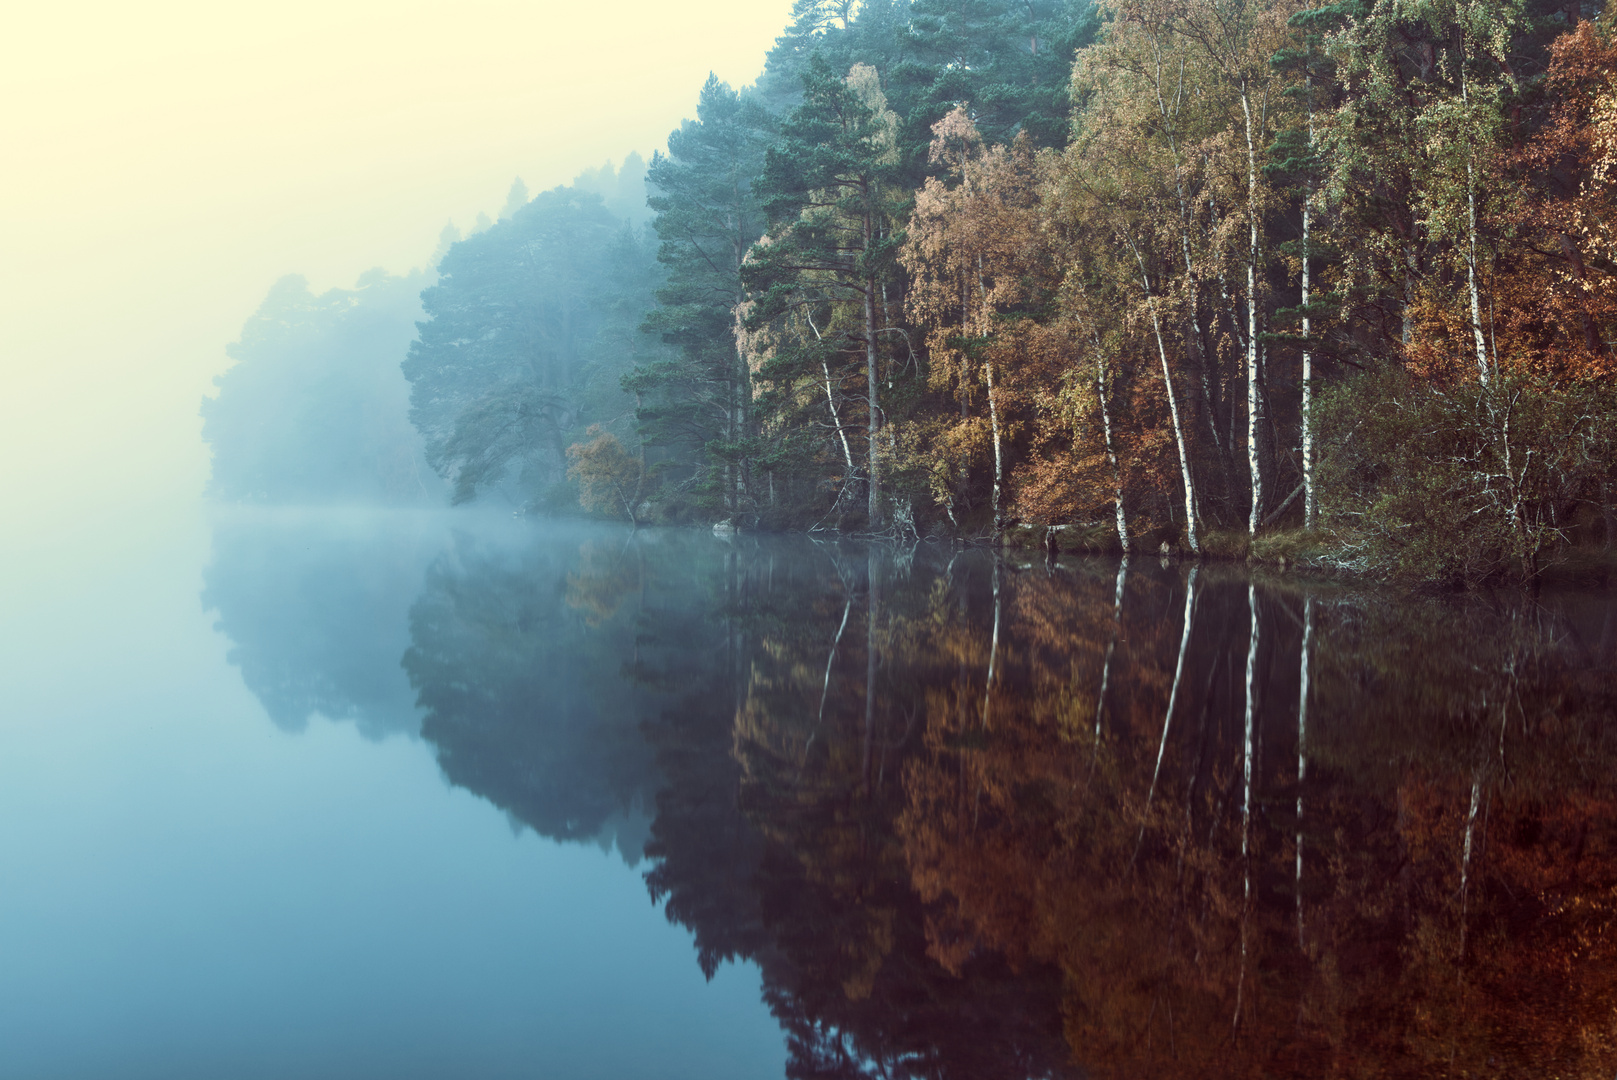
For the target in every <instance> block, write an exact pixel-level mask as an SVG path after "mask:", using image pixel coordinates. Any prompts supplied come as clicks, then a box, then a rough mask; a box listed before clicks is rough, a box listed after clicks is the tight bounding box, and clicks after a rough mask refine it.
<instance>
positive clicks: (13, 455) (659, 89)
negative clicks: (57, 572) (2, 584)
mask: <svg viewBox="0 0 1617 1080" xmlns="http://www.w3.org/2000/svg"><path fill="white" fill-rule="evenodd" d="M787 8H788V4H787V3H785V2H784V0H779V2H766V3H757V2H743V0H712V2H709V3H705V4H704V5H702V6H701V9H700V11H699V12H698V11H693V9H690V8H682V7H676V6H669V5H664V4H653V3H635V4H632V5H630V6H629V7H627V8H624V7H621V6H620V7H617V8H614V9H613V12H612V17H611V20H610V22H609V23H608V22H606V21H605V20H603V19H601V18H599V17H598V16H597V15H596V13H595V12H594V10H593V9H588V8H581V7H575V6H571V5H559V4H517V3H491V2H481V3H479V2H473V3H467V4H460V5H454V6H453V7H450V6H445V5H438V4H432V5H429V4H418V3H402V4H400V3H392V4H387V5H382V4H370V3H335V4H334V3H319V4H315V3H308V2H291V3H281V4H276V5H273V6H271V5H231V6H228V7H224V8H221V7H219V6H217V5H205V4H200V3H190V4H187V3H159V4H153V5H142V6H140V7H138V8H131V7H128V6H127V5H114V4H105V3H101V4H62V5H29V6H26V7H25V8H22V9H19V10H17V11H13V12H9V13H8V30H9V32H8V34H7V35H6V41H5V44H4V45H0V49H3V50H4V59H3V62H0V92H3V93H4V95H5V100H6V101H7V107H6V109H5V110H3V111H0V140H3V142H4V145H5V146H6V147H7V160H8V167H7V169H5V170H4V172H3V174H0V208H3V209H0V215H3V227H4V231H5V237H6V241H5V250H6V256H7V257H6V258H5V259H4V260H3V261H0V312H3V313H4V316H5V319H6V325H7V326H8V334H7V344H6V346H5V348H4V351H3V352H0V357H3V370H4V373H5V376H6V384H7V385H6V393H5V394H4V396H3V401H4V404H3V405H0V453H3V455H4V459H5V461H6V462H7V466H8V467H7V468H6V469H5V470H4V471H3V474H0V506H3V507H4V508H5V510H4V512H5V514H6V518H7V525H8V527H7V528H6V529H5V530H3V532H4V539H3V540H0V545H3V548H0V555H4V556H5V557H7V559H8V562H9V563H10V564H11V565H13V566H15V565H18V564H19V562H18V561H19V560H29V561H30V564H31V566H32V570H31V572H30V573H29V574H28V575H24V576H26V577H29V578H35V577H37V576H38V574H39V573H40V572H42V571H44V570H45V569H46V568H48V567H51V566H55V567H57V568H59V569H63V570H66V571H67V573H68V575H69V576H72V577H73V578H74V579H75V580H81V579H82V578H83V577H84V569H85V568H84V565H83V559H82V557H81V554H74V553H75V552H81V549H82V547H83V546H84V545H85V544H88V545H89V546H90V547H91V548H94V549H95V550H98V551H101V550H104V549H105V548H106V541H107V539H108V537H110V536H116V537H117V538H118V540H117V546H118V547H120V548H121V549H123V550H125V551H129V550H130V549H131V546H132V545H137V544H138V543H139V542H140V538H141V537H142V536H146V537H147V538H148V540H149V542H151V543H153V544H157V545H159V546H163V545H165V544H166V543H167V541H166V540H165V539H163V535H162V534H164V532H165V530H166V523H168V522H170V521H171V520H172V516H173V515H175V514H181V513H188V512H190V509H191V507H192V506H193V505H194V503H195V500H196V496H197V495H198V494H199V493H200V492H201V491H202V489H203V487H204V485H205V483H206V480H207V475H208V459H207V456H206V452H205V450H204V448H203V446H202V443H201V441H200V440H199V438H198V433H199V429H200V420H199V418H198V415H197V404H198V401H199V399H200V398H201V397H202V396H203V395H204V394H205V393H207V392H209V389H210V385H211V381H212V379H213V378H214V376H215V375H217V374H219V373H220V372H221V371H222V370H224V369H225V368H226V366H227V365H228V363H229V361H228V359H227V357H226V355H225V348H226V345H227V344H228V343H230V342H232V341H234V340H236V339H237V337H238V336H239V334H240V332H241V328H242V325H243V323H244V322H245V321H246V320H247V319H248V317H249V316H251V315H252V314H253V312H254V311H255V310H257V309H258V307H259V305H260V304H261V302H262V301H263V299H264V297H265V295H266V293H267V292H268V290H269V288H270V286H271V285H272V284H274V283H275V282H276V281H277V280H279V279H281V278H282V277H283V276H285V275H287V274H294V273H295V274H301V275H303V276H304V277H305V278H306V279H307V281H308V284H309V288H310V289H311V291H312V292H314V293H315V294H317V295H318V294H321V293H323V292H325V291H327V290H329V289H332V288H352V287H353V286H354V285H355V283H356V281H358V279H359V277H360V275H362V274H364V273H365V272H366V271H368V270H371V269H372V268H375V267H381V268H383V269H385V270H387V271H388V272H390V273H393V274H404V273H408V272H409V271H411V270H412V269H417V268H422V267H425V266H426V265H427V264H428V262H429V259H430V257H431V255H432V252H433V250H434V248H435V246H436V245H437V244H438V240H439V234H440V232H441V231H442V229H443V228H444V226H445V225H446V224H447V223H449V222H454V223H456V224H457V225H458V226H459V227H460V228H461V229H463V230H466V229H468V228H470V227H471V226H473V224H474V222H475V220H476V218H477V215H478V214H479V213H480V212H481V213H487V214H488V215H489V216H490V217H494V216H497V214H498V213H499V210H500V208H501V206H502V204H503V203H504V201H505V199H506V196H507V193H508V190H509V188H510V187H511V183H512V180H513V178H515V177H518V176H520V177H522V178H523V180H524V181H525V183H526V185H527V187H528V189H529V190H530V191H541V190H544V189H546V188H549V187H552V186H555V185H557V184H561V183H566V182H568V181H569V180H571V179H572V178H573V177H575V176H577V175H578V174H579V173H580V172H581V171H583V170H585V169H591V168H598V167H599V166H600V165H601V164H602V163H604V162H607V161H614V162H621V161H622V159H623V157H624V155H625V154H627V153H629V152H631V151H637V152H639V153H641V154H642V155H644V156H646V157H649V156H650V154H651V152H652V151H653V150H654V149H656V148H657V147H659V146H661V145H662V142H663V140H664V139H665V138H666V137H667V134H668V132H669V130H670V129H672V128H673V127H675V126H676V125H677V124H678V122H679V120H680V119H681V117H683V116H686V115H689V114H690V113H691V112H692V111H693V109H694V103H695V99H696V94H697V91H698V90H699V89H700V87H701V85H702V81H703V79H704V78H705V77H706V76H707V73H708V71H709V69H710V68H712V69H713V70H714V71H716V72H717V74H718V75H719V76H720V77H721V78H725V79H728V80H730V81H732V82H734V83H738V84H739V83H745V82H748V81H750V80H751V79H753V78H755V77H756V76H757V74H758V72H759V71H760V70H761V68H762V64H763V57H764V52H765V50H766V49H767V48H768V47H769V45H770V44H771V42H772V41H773V39H774V35H775V34H776V33H778V31H779V29H780V27H781V26H782V25H783V23H784V22H785V18H786V12H787ZM698 44H699V45H700V47H697V46H698ZM149 525H152V526H155V529H156V531H152V529H151V528H149V527H148V526H149ZM20 584H21V582H20V581H17V580H11V581H8V582H7V583H6V588H7V590H8V592H9V591H10V590H11V589H13V588H16V587H18V586H19V585H20Z"/></svg>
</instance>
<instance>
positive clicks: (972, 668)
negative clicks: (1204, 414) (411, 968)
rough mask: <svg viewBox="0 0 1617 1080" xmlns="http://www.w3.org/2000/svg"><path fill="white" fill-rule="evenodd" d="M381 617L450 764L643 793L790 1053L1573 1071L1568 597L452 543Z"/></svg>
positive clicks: (1574, 795)
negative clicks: (410, 602)
mask: <svg viewBox="0 0 1617 1080" xmlns="http://www.w3.org/2000/svg"><path fill="white" fill-rule="evenodd" d="M411 636H412V641H413V644H412V647H411V650H410V652H409V654H408V658H407V660H406V667H407V669H408V671H409V673H410V677H411V679H412V681H413V682H414V684H415V686H416V688H417V690H418V691H419V693H420V695H421V702H422V704H423V705H424V706H425V707H426V710H427V714H426V720H425V721H424V725H423V733H424V735H425V737H426V738H427V739H429V740H430V741H431V742H432V743H433V744H435V746H436V747H437V751H438V754H439V757H440V760H441V761H442V763H443V767H444V770H445V772H446V774H447V775H448V776H449V777H450V778H451V779H452V780H453V781H454V782H456V783H459V784H462V785H464V786H466V787H468V788H470V789H472V790H473V791H476V792H478V793H480V794H481V795H483V796H485V797H487V798H489V799H490V800H491V801H493V802H495V803H496V804H497V805H499V806H501V807H503V808H504V809H506V810H507V811H508V812H509V813H510V814H512V815H513V816H514V817H515V818H517V819H519V820H521V821H522V822H524V823H526V824H528V825H530V826H532V827H533V828H535V829H536V830H538V831H540V832H541V833H544V834H545V835H547V836H554V837H558V838H564V839H581V838H587V837H596V836H598V835H599V834H600V833H601V830H603V829H607V828H609V827H610V826H611V823H612V822H613V821H629V820H631V819H633V818H634V817H635V815H636V814H637V813H642V812H643V813H645V814H649V815H651V816H652V821H651V824H650V832H649V837H650V838H649V840H648V841H647V842H646V844H645V847H644V852H645V854H646V855H647V856H649V857H650V860H651V863H650V867H649V869H648V870H647V872H646V881H647V884H648V887H649V888H650V891H651V894H652V897H653V899H654V900H657V901H659V902H662V903H663V904H664V905H665V908H666V911H667V914H668V917H669V918H670V919H672V920H676V921H678V922H680V923H682V924H684V925H686V926H688V927H689V928H691V929H692V930H693V931H694V933H695V935H696V947H697V951H698V959H699V962H700V963H701V964H702V966H703V968H704V970H706V971H707V972H709V973H710V974H711V973H712V972H713V971H714V970H715V969H716V967H717V966H718V965H719V964H721V963H723V962H725V961H727V960H739V959H750V960H753V961H755V962H756V963H757V964H758V965H759V967H760V968H761V970H762V972H763V977H764V986H765V991H764V992H765V994H766V997H767V999H768V1001H769V1004H770V1006H771V1007H772V1008H773V1010H774V1011H775V1013H776V1015H777V1016H778V1017H779V1019H780V1021H781V1023H782V1025H783V1027H784V1029H785V1031H786V1033H787V1038H788V1041H789V1045H790V1049H791V1063H790V1065H789V1068H788V1072H789V1074H790V1075H792V1076H802V1077H844V1076H846V1077H852V1076H893V1077H923V1076H925V1077H940V1078H942V1077H984V1076H1006V1077H1032V1076H1086V1075H1087V1076H1118V1077H1133V1076H1139V1077H1146V1076H1160V1075H1198V1076H1231V1077H1235V1076H1243V1077H1244V1076H1305V1075H1306V1076H1310V1077H1319V1076H1368V1075H1376V1076H1410V1077H1414V1076H1423V1077H1424V1076H1432V1075H1451V1076H1461V1075H1469V1076H1501V1077H1503V1076H1520V1075H1542V1076H1550V1075H1561V1076H1601V1077H1605V1076H1609V1075H1610V1074H1611V1072H1612V1071H1613V1069H1614V1068H1617V1045H1614V1039H1617V1020H1614V1017H1617V1011H1614V1010H1617V942H1614V940H1613V939H1614V934H1617V925H1614V904H1617V849H1614V843H1617V833H1614V831H1613V826H1614V824H1617V768H1614V766H1617V745H1614V735H1617V731H1614V724H1617V690H1614V684H1617V680H1614V679H1613V666H1614V656H1617V604H1614V603H1613V600H1612V598H1610V597H1593V596H1575V595H1567V596H1541V597H1538V598H1529V597H1525V596H1518V595H1511V596H1493V597H1476V596H1473V597H1465V598H1453V599H1447V600H1415V599H1410V598H1407V597H1397V596H1391V595H1387V594H1382V593H1374V592H1365V591H1361V590H1354V589H1350V588H1346V587H1343V586H1340V585H1332V584H1324V583H1318V584H1303V583H1299V582H1297V581H1295V580H1290V579H1266V578H1263V577H1256V578H1255V577H1252V576H1250V575H1248V574H1247V573H1246V572H1245V571H1243V570H1240V569H1237V568H1233V567H1227V566H1219V565H1206V566H1202V567H1199V568H1197V567H1191V566H1187V565H1185V564H1166V563H1157V562H1143V561H1141V560H1139V559H1138V558H1136V559H1135V560H1134V562H1133V563H1132V564H1130V565H1126V566H1120V565H1119V564H1118V563H1117V562H1115V561H1110V562H1108V561H1075V562H1065V561H1064V562H1062V563H1060V564H1058V565H1055V566H1050V567H1045V566H1023V565H1017V564H1013V563H1008V562H1005V561H1003V560H997V559H996V558H995V557H994V556H992V555H991V554H988V553H985V552H980V551H968V552H950V551H948V550H939V549H929V548H925V547H923V548H921V549H919V550H913V551H895V550H892V549H889V548H885V547H881V546H858V545H851V544H826V543H815V542H813V541H810V540H806V539H789V538H788V539H771V540H759V541H754V540H751V539H748V538H741V539H737V540H734V541H722V540H718V539H714V538H711V537H708V536H705V535H702V534H697V533H678V532H666V533H657V532H654V533H642V534H640V535H638V536H630V535H626V534H596V535H592V536H591V537H590V538H588V539H586V540H584V541H583V542H582V543H579V542H576V540H575V541H572V542H568V543H566V544H561V543H558V542H557V541H555V540H554V539H553V538H552V539H550V540H535V541H534V542H533V543H532V544H531V545H530V546H529V547H527V548H523V549H522V550H520V551H515V552H512V551H504V552H501V553H495V554H491V553H489V552H486V551H480V550H479V549H478V547H477V545H476V544H475V542H472V541H463V542H462V543H461V545H460V546H458V547H457V549H456V550H455V551H454V552H452V553H451V554H449V555H446V556H445V557H444V558H442V559H440V561H439V563H438V564H437V566H436V567H435V568H434V569H433V570H432V571H431V572H430V573H429V575H428V583H427V587H426V590H425V592H424V594H423V595H422V597H421V598H420V600H418V602H417V603H416V606H415V608H414V610H413V613H412V616H411ZM628 835H629V834H628V833H627V832H626V831H620V832H619V833H618V840H619V843H620V846H625V854H626V855H631V856H632V855H636V854H638V851H634V850H630V849H629V848H630V847H632V845H630V844H628V843H627V840H626V837H627V836H628Z"/></svg>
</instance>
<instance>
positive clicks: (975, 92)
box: [405, 0, 1617, 579]
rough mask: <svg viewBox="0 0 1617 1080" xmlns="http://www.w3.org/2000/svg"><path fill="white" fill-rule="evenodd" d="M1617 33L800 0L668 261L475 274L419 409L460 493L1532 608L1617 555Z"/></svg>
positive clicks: (518, 264)
mask: <svg viewBox="0 0 1617 1080" xmlns="http://www.w3.org/2000/svg"><path fill="white" fill-rule="evenodd" d="M1597 15H1598V13H1597V12H1595V11H1593V10H1591V9H1590V8H1587V7H1585V6H1582V4H1581V2H1580V0H1574V2H1572V3H1570V4H1567V3H1556V4H1551V3H1547V2H1544V0H1527V2H1524V3H1504V2H1502V0H1482V2H1480V3H1471V4H1460V3H1458V0H1440V2H1437V3H1431V2H1427V3H1420V4H1417V3H1413V2H1412V0H1391V2H1384V3H1380V4H1377V5H1374V6H1372V5H1370V4H1369V3H1367V2H1364V0H1342V2H1340V3H1336V4H1332V5H1329V6H1323V7H1320V6H1311V5H1310V4H1309V3H1305V2H1300V0H1247V2H1238V0H1166V2H1158V0H1097V2H1096V3H1094V4H1091V3H1089V2H1087V0H1028V2H1018V3H1011V2H1008V0H913V2H911V3H905V2H902V0H899V2H889V0H866V2H864V3H853V2H852V0H842V2H826V0H798V3H796V4H795V6H794V8H793V15H792V21H791V25H790V26H788V27H787V29H786V31H785V32H784V34H783V35H782V36H781V37H780V38H779V39H778V41H777V43H776V46H775V48H774V49H773V50H772V51H771V52H770V54H769V57H768V62H767V65H766V68H765V71H764V74H763V75H762V76H761V77H760V79H759V80H758V82H757V83H756V84H754V85H753V86H751V87H748V88H745V89H743V90H741V91H739V92H738V91H735V90H732V89H731V88H730V87H728V86H726V85H725V84H723V83H721V82H719V81H717V80H716V79H712V78H710V79H709V81H708V83H707V85H705V86H704V87H703V88H702V91H701V96H700V100H699V105H698V109H697V118H696V119H695V120H688V121H686V122H685V123H684V124H682V125H681V127H680V128H679V130H677V131H675V132H674V133H672V135H671V136H670V138H669V141H668V149H667V152H666V153H665V154H664V153H659V154H657V155H656V156H655V157H654V158H653V160H652V161H651V163H650V165H649V166H648V167H647V170H646V174H645V180H646V186H647V189H648V190H649V192H650V199H649V206H650V208H651V210H652V211H654V212H655V218H654V220H653V221H652V222H651V223H650V226H649V231H648V228H637V227H636V226H635V225H634V224H633V222H632V221H631V220H630V217H629V216H628V215H627V214H626V213H625V212H623V211H622V210H620V211H619V212H618V213H613V212H612V210H611V209H609V203H610V202H611V201H612V199H613V198H614V197H620V195H621V192H620V189H621V186H622V185H621V177H620V182H619V187H618V188H611V189H610V190H607V191H605V192H604V196H605V197H603V193H602V192H601V189H603V188H610V185H609V184H606V183H603V182H602V180H601V179H600V178H596V177H594V175H593V174H589V175H587V176H585V177H581V178H580V181H579V182H577V183H575V184H574V185H573V186H571V187H569V188H561V189H557V190H555V191H551V192H547V193H544V194H542V195H540V196H539V197H538V198H536V199H534V200H532V201H531V202H524V201H522V200H521V199H514V200H513V204H512V206H511V207H508V211H509V212H508V216H506V217H505V218H504V219H503V220H501V221H500V222H499V223H498V224H495V225H494V226H493V227H492V228H489V229H487V230H486V231H484V232H481V233H479V234H477V235H475V236H472V237H469V238H467V239H465V240H463V241H460V242H459V243H457V244H455V245H454V246H452V247H450V248H449V250H448V253H447V254H446V255H445V256H444V257H443V259H442V261H441V262H440V263H439V265H438V270H439V280H438V284H437V285H435V286H433V287H431V288H429V289H427V290H426V292H425V293H423V296H422V303H423V307H424V309H425V313H426V316H427V318H426V321H425V322H423V323H422V324H421V332H420V335H419V338H418V340H417V341H416V342H415V343H414V344H413V345H412V346H411V347H410V352H409V358H408V360H407V361H406V363H405V371H406V374H407V376H408V378H409V379H410V381H411V383H412V384H413V390H412V399H411V400H412V410H411V418H412V419H413V420H414V421H415V424H416V427H417V428H418V429H419V430H420V432H421V433H422V435H423V436H424V438H425V453H426V459H427V461H428V462H429V463H430V464H431V466H432V468H433V469H435V470H436V471H437V472H438V473H439V474H440V475H442V476H443V477H445V478H446V480H447V481H448V482H449V483H450V484H451V485H452V487H453V491H454V497H455V498H456V499H457V500H465V499H469V498H473V497H475V496H476V495H477V494H478V493H479V492H480V491H484V490H490V489H498V490H501V491H503V492H504V493H505V494H506V495H507V496H508V497H510V498H511V499H512V500H513V501H515V502H517V503H518V504H519V505H521V506H524V507H528V508H533V509H550V510H559V509H563V508H567V507H571V506H573V505H575V501H576V504H581V505H582V506H583V507H584V508H585V509H587V510H591V511H594V512H598V513H603V514H607V515H611V516H617V517H620V518H627V519H632V520H635V521H637V522H647V521H662V522H681V521H699V522H711V521H719V520H726V519H728V520H731V521H733V522H734V523H735V524H736V525H738V526H740V527H756V528H774V529H793V528H831V529H840V530H844V531H856V532H865V533H896V534H908V535H928V534H930V535H955V536H962V537H968V538H983V539H987V538H997V537H999V536H1001V535H1002V534H1003V533H1004V531H1005V530H1006V529H1008V528H1011V527H1013V526H1018V525H1024V526H1025V525H1037V526H1056V525H1060V526H1069V527H1072V528H1071V529H1070V531H1068V532H1066V533H1065V534H1064V535H1066V536H1069V537H1070V536H1081V537H1082V539H1083V542H1085V543H1089V544H1102V545H1109V546H1118V547H1148V548H1150V549H1152V550H1155V549H1157V548H1158V547H1159V546H1161V545H1163V544H1166V545H1168V546H1169V547H1172V548H1175V549H1178V550H1181V551H1185V552H1187V553H1198V552H1202V551H1209V550H1210V551H1213V552H1217V553H1225V554H1240V553H1244V552H1246V551H1247V550H1248V549H1249V547H1258V546H1260V545H1261V544H1262V543H1263V542H1264V537H1265V536H1266V535H1268V534H1274V533H1283V534H1285V535H1288V536H1295V535H1296V533H1297V530H1299V529H1301V530H1306V532H1305V539H1304V540H1303V541H1301V542H1300V543H1299V546H1298V548H1297V550H1298V552H1299V553H1300V554H1303V555H1305V556H1311V557H1314V558H1317V559H1320V560H1322V561H1328V562H1331V563H1334V564H1335V565H1338V566H1343V567H1348V568H1354V569H1361V570H1368V571H1375V572H1384V573H1393V574H1406V575H1415V576H1421V577H1431V578H1447V579H1478V578H1484V577H1491V576H1514V577H1531V576H1533V575H1534V574H1536V573H1537V572H1538V570H1539V568H1540V566H1541V565H1542V563H1543V562H1544V561H1545V559H1546V558H1548V557H1550V556H1552V555H1554V554H1555V553H1556V552H1558V551H1562V550H1565V549H1566V548H1567V547H1568V546H1571V545H1576V544H1579V543H1582V544H1586V545H1589V544H1604V545H1605V546H1606V547H1608V548H1609V547H1610V546H1611V544H1612V542H1613V539H1614V538H1617V515H1614V513H1613V509H1612V503H1613V495H1614V492H1613V486H1614V485H1613V479H1614V477H1613V465H1612V463H1613V461H1614V458H1617V448H1614V440H1617V399H1614V393H1613V391H1612V389H1611V386H1610V376H1611V374H1612V372H1613V369H1614V366H1617V365H1614V359H1613V351H1612V350H1613V347H1614V344H1617V234H1614V232H1613V229H1614V220H1613V213H1612V211H1613V202H1614V200H1617V189H1614V187H1613V184H1612V180H1613V176H1612V172H1613V169H1614V168H1617V93H1614V91H1613V90H1612V79H1613V75H1614V73H1617V44H1614V43H1613V41H1612V39H1611V35H1610V32H1609V30H1610V28H1609V27H1608V25H1607V20H1606V19H1605V18H1604V17H1603V16H1601V17H1598V18H1597V21H1595V22H1589V21H1587V20H1588V18H1590V17H1596V16H1597ZM629 171H630V170H628V169H627V168H626V169H625V171H624V173H623V174H622V176H624V177H626V176H627V175H628V174H629ZM522 194H525V193H522Z"/></svg>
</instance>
